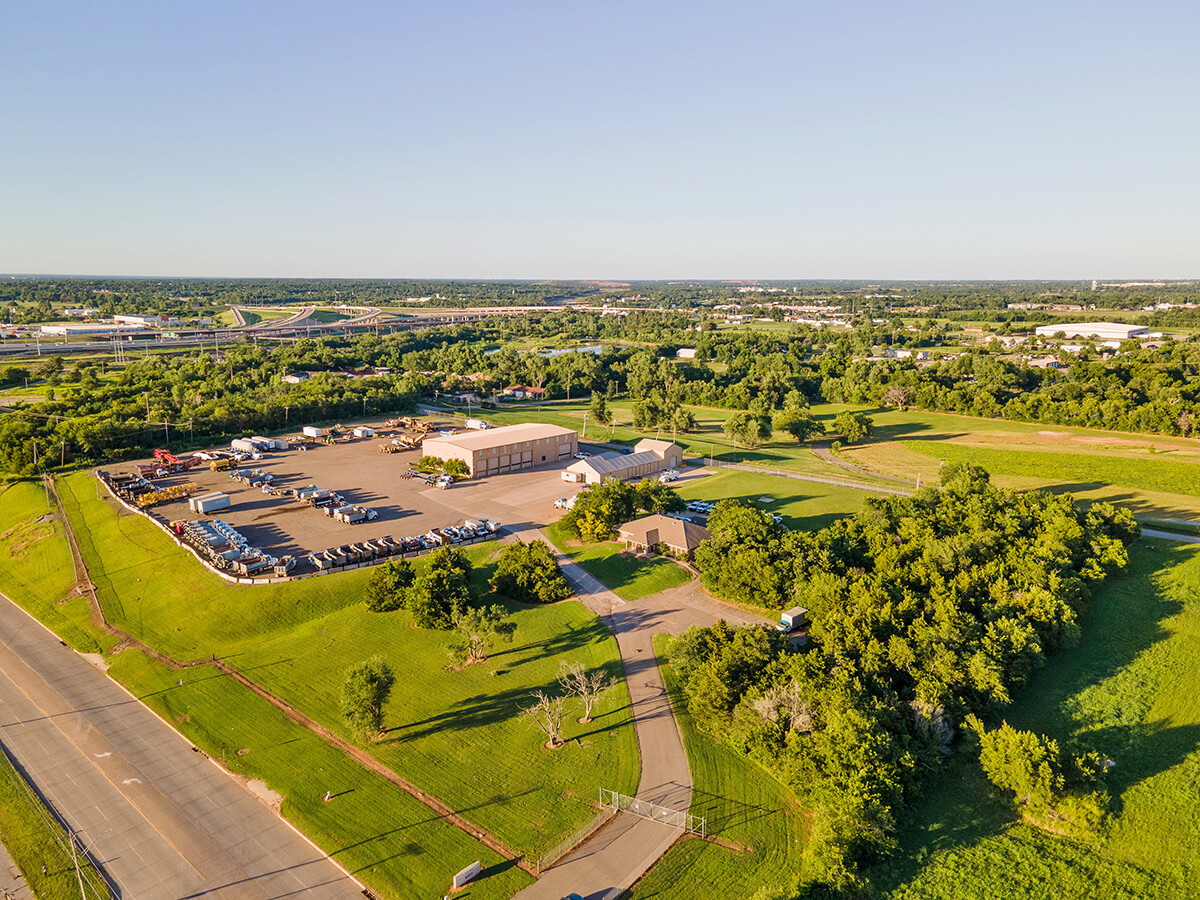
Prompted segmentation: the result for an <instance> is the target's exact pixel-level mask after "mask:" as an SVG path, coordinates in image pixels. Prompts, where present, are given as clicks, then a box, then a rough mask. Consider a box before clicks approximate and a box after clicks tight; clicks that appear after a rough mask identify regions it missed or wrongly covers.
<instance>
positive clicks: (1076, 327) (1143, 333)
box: [1034, 322, 1150, 341]
mask: <svg viewBox="0 0 1200 900" xmlns="http://www.w3.org/2000/svg"><path fill="white" fill-rule="evenodd" d="M1034 331H1035V333H1036V334H1037V335H1038V337H1054V335H1056V334H1058V333H1059V332H1060V331H1061V332H1062V333H1063V334H1065V335H1066V336H1067V337H1069V338H1099V339H1100V340H1103V341H1127V340H1129V339H1130V338H1138V337H1147V336H1149V334H1150V329H1149V328H1147V327H1146V326H1145V325H1124V324H1122V323H1120V322H1063V323H1062V324H1061V325H1060V324H1054V325H1039V326H1038V327H1037V328H1035V329H1034Z"/></svg>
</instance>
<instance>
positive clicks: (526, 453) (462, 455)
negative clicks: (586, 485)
mask: <svg viewBox="0 0 1200 900" xmlns="http://www.w3.org/2000/svg"><path fill="white" fill-rule="evenodd" d="M479 435H494V436H495V437H496V439H497V443H495V444H494V445H488V446H474V447H471V446H467V447H462V446H459V445H458V444H457V443H455V438H453V437H450V438H426V439H425V441H424V442H422V444H421V453H422V455H425V456H436V457H438V458H439V459H461V460H462V461H463V462H464V463H466V465H467V470H468V471H469V472H470V473H471V477H472V478H483V477H485V476H488V475H501V474H503V473H505V472H512V471H516V470H520V469H532V468H534V467H535V466H545V465H549V464H551V463H558V462H559V461H560V460H569V459H570V458H571V457H572V456H573V455H574V454H575V453H576V451H578V449H579V436H578V435H577V434H576V433H575V432H573V431H567V432H565V433H563V434H553V435H548V436H544V437H536V436H534V435H529V437H528V439H525V435H523V434H522V433H520V432H509V433H506V429H503V428H496V429H490V430H488V431H483V432H476V433H475V434H473V435H471V438H472V440H471V441H469V442H468V443H474V444H478V443H479V442H480V441H479V437H478V436H479Z"/></svg>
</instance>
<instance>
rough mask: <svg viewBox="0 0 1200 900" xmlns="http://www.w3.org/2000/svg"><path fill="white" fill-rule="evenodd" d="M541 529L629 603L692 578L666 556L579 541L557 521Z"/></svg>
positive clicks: (573, 559) (552, 541) (572, 557)
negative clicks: (638, 554)
mask: <svg viewBox="0 0 1200 900" xmlns="http://www.w3.org/2000/svg"><path fill="white" fill-rule="evenodd" d="M544 530H545V534H546V536H547V537H548V538H549V539H550V542H551V543H553V544H554V546H556V547H557V548H558V549H559V550H561V551H562V552H563V553H565V554H566V555H567V556H568V557H570V559H571V561H572V562H576V563H578V564H579V565H580V567H581V568H583V569H584V571H586V572H587V573H588V574H590V575H593V576H595V577H596V578H599V579H600V581H601V582H603V584H604V586H605V587H607V588H608V589H609V590H610V591H612V592H613V593H614V594H616V595H617V596H618V597H620V598H621V599H622V600H625V601H627V602H629V603H632V602H633V601H635V600H641V599H642V598H643V597H649V596H650V595H652V594H657V593H658V592H659V591H665V590H668V589H669V588H673V587H679V586H680V585H681V584H687V583H688V582H689V581H691V580H692V574H691V573H690V572H689V571H688V570H687V569H685V568H684V567H683V566H681V565H679V564H677V563H676V562H674V561H673V560H670V559H667V558H666V557H662V556H655V557H651V558H649V559H647V558H643V557H638V556H634V555H632V554H627V553H623V552H622V551H623V550H624V549H625V548H624V547H623V546H622V545H621V544H619V543H617V542H616V541H602V542H600V543H598V544H580V543H579V541H578V540H573V539H570V538H568V536H567V535H566V533H565V532H564V531H563V529H562V528H561V527H559V523H557V522H555V523H554V524H553V525H549V526H547V527H546V528H545V529H544Z"/></svg>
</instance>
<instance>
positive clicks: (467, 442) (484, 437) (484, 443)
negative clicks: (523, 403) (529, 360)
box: [422, 422, 575, 450]
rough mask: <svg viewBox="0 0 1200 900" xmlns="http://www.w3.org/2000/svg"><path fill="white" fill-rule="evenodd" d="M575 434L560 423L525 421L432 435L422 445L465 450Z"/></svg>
mask: <svg viewBox="0 0 1200 900" xmlns="http://www.w3.org/2000/svg"><path fill="white" fill-rule="evenodd" d="M574 434H575V432H574V431H573V430H571V429H570V428H563V427H562V426H560V425H547V424H543V423H539V422H525V423H523V424H521V425H502V426H500V427H499V428H489V429H487V430H486V431H470V432H467V433H465V434H453V435H450V436H449V437H441V436H440V435H439V436H436V437H435V436H430V437H427V438H425V440H424V441H422V445H424V444H434V445H436V444H451V445H453V446H455V447H460V448H461V449H463V450H484V449H486V448H488V447H497V446H500V445H501V444H517V443H520V442H521V441H532V440H540V439H542V438H554V437H568V436H572V435H574Z"/></svg>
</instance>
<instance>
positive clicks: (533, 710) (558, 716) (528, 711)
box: [519, 691, 563, 750]
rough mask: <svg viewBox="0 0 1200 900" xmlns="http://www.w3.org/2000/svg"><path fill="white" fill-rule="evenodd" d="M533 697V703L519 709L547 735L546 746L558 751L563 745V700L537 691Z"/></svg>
mask: <svg viewBox="0 0 1200 900" xmlns="http://www.w3.org/2000/svg"><path fill="white" fill-rule="evenodd" d="M531 696H532V699H533V702H532V703H531V704H530V705H529V706H521V707H519V709H520V710H521V712H522V713H524V714H525V716H526V717H527V718H528V719H529V721H531V722H532V723H533V724H534V725H535V726H537V728H538V729H539V730H541V732H542V734H544V735H546V746H547V747H549V748H551V749H555V750H556V749H558V748H559V747H561V746H562V745H563V739H562V726H563V698H562V697H551V696H550V695H549V694H547V693H546V692H545V691H536V692H535V693H533V694H532V695H531Z"/></svg>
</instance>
